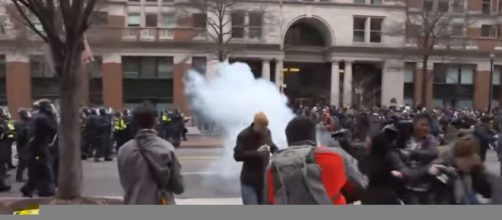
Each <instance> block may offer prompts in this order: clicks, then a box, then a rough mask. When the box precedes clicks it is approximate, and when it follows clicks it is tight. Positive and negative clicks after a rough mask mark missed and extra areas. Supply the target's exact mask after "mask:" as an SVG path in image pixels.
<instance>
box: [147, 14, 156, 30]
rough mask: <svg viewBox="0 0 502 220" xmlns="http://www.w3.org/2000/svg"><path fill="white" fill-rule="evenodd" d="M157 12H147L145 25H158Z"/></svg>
mask: <svg viewBox="0 0 502 220" xmlns="http://www.w3.org/2000/svg"><path fill="white" fill-rule="evenodd" d="M157 25H158V22H157V14H146V16H145V26H146V27H157Z"/></svg>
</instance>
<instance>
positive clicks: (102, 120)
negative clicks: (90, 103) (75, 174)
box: [94, 108, 112, 161]
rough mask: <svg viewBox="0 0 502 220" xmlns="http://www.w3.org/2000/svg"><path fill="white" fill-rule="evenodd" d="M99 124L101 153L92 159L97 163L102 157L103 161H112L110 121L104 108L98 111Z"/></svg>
mask: <svg viewBox="0 0 502 220" xmlns="http://www.w3.org/2000/svg"><path fill="white" fill-rule="evenodd" d="M99 124H100V125H99V127H100V128H99V130H100V131H101V134H100V138H101V140H100V143H101V153H99V154H97V155H98V157H94V159H95V160H97V161H99V157H100V156H104V159H105V161H112V157H111V154H112V121H111V119H110V116H109V114H108V112H107V111H106V109H104V108H101V109H99Z"/></svg>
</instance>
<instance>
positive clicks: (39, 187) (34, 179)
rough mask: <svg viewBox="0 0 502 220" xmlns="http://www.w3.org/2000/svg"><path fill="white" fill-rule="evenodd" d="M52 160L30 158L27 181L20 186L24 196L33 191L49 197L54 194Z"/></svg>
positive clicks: (29, 194) (47, 158)
mask: <svg viewBox="0 0 502 220" xmlns="http://www.w3.org/2000/svg"><path fill="white" fill-rule="evenodd" d="M53 175H54V174H53V167H52V160H51V158H50V157H49V156H47V157H45V158H39V159H35V158H32V159H30V160H29V162H28V182H26V184H25V185H24V186H23V187H22V188H21V192H22V193H23V195H24V196H29V197H31V196H32V194H33V192H34V191H38V196H40V197H49V196H53V195H54V176H53Z"/></svg>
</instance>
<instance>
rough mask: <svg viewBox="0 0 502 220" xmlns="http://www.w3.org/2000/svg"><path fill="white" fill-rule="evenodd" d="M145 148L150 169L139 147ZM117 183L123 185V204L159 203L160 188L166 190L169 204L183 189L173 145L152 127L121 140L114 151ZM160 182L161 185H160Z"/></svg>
mask: <svg viewBox="0 0 502 220" xmlns="http://www.w3.org/2000/svg"><path fill="white" fill-rule="evenodd" d="M138 143H139V144H140V145H141V146H142V147H143V148H144V152H145V156H146V157H147V158H148V160H149V161H150V162H151V164H152V167H153V172H151V171H150V169H149V167H148V163H147V161H146V160H145V158H144V157H143V156H142V154H141V153H140V151H139V148H138ZM117 163H118V171H119V177H120V184H121V185H122V188H123V189H124V204H131V205H133V204H134V205H155V204H159V201H160V195H159V191H160V190H159V188H162V189H163V191H164V192H166V193H165V195H164V196H165V197H166V198H164V199H166V200H167V201H168V204H175V202H174V195H173V193H174V194H181V193H183V191H184V187H183V178H182V176H181V165H180V163H179V161H178V159H177V158H176V154H175V153H174V147H173V146H172V145H171V144H170V143H169V142H167V141H165V140H163V139H162V138H160V137H159V136H158V135H157V132H155V131H154V130H140V131H139V132H138V134H137V135H136V138H135V139H133V140H131V141H129V142H127V143H126V144H124V145H123V146H122V147H121V148H120V150H119V152H118V155H117ZM159 186H160V187H159Z"/></svg>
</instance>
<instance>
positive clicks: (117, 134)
mask: <svg viewBox="0 0 502 220" xmlns="http://www.w3.org/2000/svg"><path fill="white" fill-rule="evenodd" d="M126 135H127V122H126V120H125V118H124V116H122V113H121V112H116V113H115V119H114V120H113V137H114V139H115V144H116V146H115V147H116V152H118V151H119V148H120V147H121V146H122V145H124V144H125V143H126V142H127V141H128V140H126Z"/></svg>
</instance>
